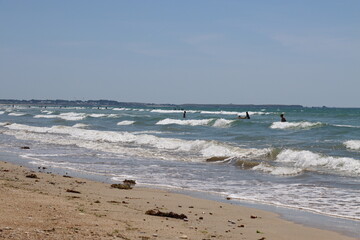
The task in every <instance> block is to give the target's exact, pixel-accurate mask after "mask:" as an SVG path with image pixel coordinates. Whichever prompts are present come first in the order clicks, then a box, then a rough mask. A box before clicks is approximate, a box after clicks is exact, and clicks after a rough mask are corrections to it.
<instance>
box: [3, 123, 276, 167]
mask: <svg viewBox="0 0 360 240" xmlns="http://www.w3.org/2000/svg"><path fill="white" fill-rule="evenodd" d="M4 127H5V128H8V129H9V131H4V132H3V133H4V134H8V135H13V136H15V137H16V138H18V139H23V140H33V141H40V142H44V143H52V144H59V145H76V146H79V147H83V148H88V149H96V150H101V151H104V152H112V153H118V154H123V155H125V154H126V155H129V156H142V157H147V158H154V156H156V158H159V159H163V160H182V161H200V162H205V161H206V159H208V158H211V157H238V158H250V159H252V158H259V157H261V156H266V155H268V154H269V153H270V152H271V149H269V148H264V149H255V148H240V147H238V146H232V145H230V144H227V143H222V142H218V141H210V140H182V139H177V138H163V137H157V136H154V135H149V134H133V133H129V132H114V131H99V130H89V129H81V128H75V127H68V126H52V127H35V126H29V125H23V124H17V123H14V124H10V125H6V126H4Z"/></svg>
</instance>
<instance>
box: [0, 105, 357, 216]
mask: <svg viewBox="0 0 360 240" xmlns="http://www.w3.org/2000/svg"><path fill="white" fill-rule="evenodd" d="M186 111H187V114H186V118H183V110H174V109H169V108H167V109H166V108H163V109H153V108H147V109H145V108H144V109H139V108H131V109H130V108H107V109H105V108H100V109H98V108H97V107H94V108H79V107H77V108H75V107H66V108H64V107H62V108H60V107H47V108H44V107H37V106H31V107H21V106H15V107H12V106H2V107H0V151H1V152H9V153H12V154H16V155H18V156H20V157H21V158H23V159H24V161H27V162H28V163H29V164H33V165H34V166H46V167H51V168H58V169H63V170H72V171H77V172H81V173H85V174H89V175H97V176H105V177H107V178H109V179H111V181H114V182H116V181H122V180H123V179H124V178H131V179H135V180H136V181H137V182H138V183H139V184H141V185H144V186H154V187H166V188H172V189H180V190H181V189H184V190H195V191H201V192H206V193H212V194H217V195H219V196H223V197H230V198H232V199H233V200H234V201H236V200H239V201H246V202H249V203H263V204H267V205H273V206H282V207H288V208H294V209H302V210H306V211H309V212H315V213H320V214H323V215H328V216H335V217H341V218H347V219H353V220H360V109H338V108H305V107H292V108H291V107H283V108H271V107H266V108H264V107H256V106H254V107H248V108H231V107H230V106H229V107H223V108H222V109H219V108H209V107H206V106H201V105H198V106H194V107H193V108H192V109H186ZM245 111H248V112H249V114H250V117H251V119H238V118H237V116H239V115H241V116H245ZM281 113H284V114H285V117H286V119H287V122H285V123H281V122H280V117H279V115H280V114H281ZM21 146H29V147H30V149H28V150H24V149H21V148H20V147H21Z"/></svg>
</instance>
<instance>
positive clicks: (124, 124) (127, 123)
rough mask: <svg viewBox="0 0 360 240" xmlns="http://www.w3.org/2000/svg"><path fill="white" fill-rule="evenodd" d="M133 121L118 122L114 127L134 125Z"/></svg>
mask: <svg viewBox="0 0 360 240" xmlns="http://www.w3.org/2000/svg"><path fill="white" fill-rule="evenodd" d="M134 123H135V121H127V120H125V121H121V122H118V123H117V124H116V125H119V126H126V125H131V124H134Z"/></svg>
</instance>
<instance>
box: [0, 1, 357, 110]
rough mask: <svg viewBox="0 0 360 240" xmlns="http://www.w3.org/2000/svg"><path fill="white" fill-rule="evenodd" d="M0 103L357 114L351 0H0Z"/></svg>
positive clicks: (354, 17)
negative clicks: (285, 108) (311, 109)
mask: <svg viewBox="0 0 360 240" xmlns="http://www.w3.org/2000/svg"><path fill="white" fill-rule="evenodd" d="M0 83H1V87H0V98H15V99H68V100H75V99H79V100H88V99H111V100H117V101H136V102H151V103H179V104H180V103H224V104H226V103H234V104H301V105H305V106H323V105H326V106H339V107H360V1H359V0H298V1H295V0H294V1H291V0H284V1H276V0H274V1H271V0H247V1H245V0H237V1H235V0H217V1H213V0H177V1H175V0H162V1H158V0H151V1H150V0H136V1H134V0H116V1H115V0H113V1H112V0H107V1H100V0H98V1H91V0H82V1H80V0H71V1H70V0H68V1H67V0H65V1H55V0H44V1H30V0H29V1H27V0H23V1H17V0H0Z"/></svg>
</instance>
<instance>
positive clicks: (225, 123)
mask: <svg viewBox="0 0 360 240" xmlns="http://www.w3.org/2000/svg"><path fill="white" fill-rule="evenodd" d="M233 122H235V120H227V119H223V118H220V119H217V120H216V121H215V122H214V124H213V126H214V127H219V128H225V127H229V126H230V125H231V123H233Z"/></svg>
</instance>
